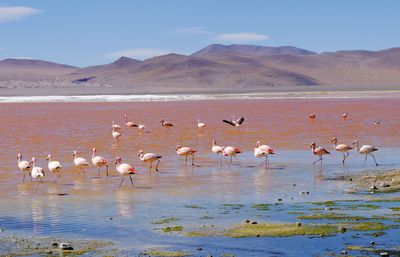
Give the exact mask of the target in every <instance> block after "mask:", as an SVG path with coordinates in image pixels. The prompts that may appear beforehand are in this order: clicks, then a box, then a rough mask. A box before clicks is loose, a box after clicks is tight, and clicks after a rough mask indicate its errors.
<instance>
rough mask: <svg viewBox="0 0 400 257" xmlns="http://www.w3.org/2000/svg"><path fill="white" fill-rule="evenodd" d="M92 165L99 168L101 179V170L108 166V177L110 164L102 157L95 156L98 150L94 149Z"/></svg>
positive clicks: (98, 174)
mask: <svg viewBox="0 0 400 257" xmlns="http://www.w3.org/2000/svg"><path fill="white" fill-rule="evenodd" d="M92 152H93V153H92V164H93V165H94V166H96V167H97V168H98V171H99V172H98V173H97V176H98V177H100V168H101V167H103V166H106V175H107V176H108V162H107V160H106V159H104V158H103V157H101V156H94V155H95V153H96V148H93V149H92Z"/></svg>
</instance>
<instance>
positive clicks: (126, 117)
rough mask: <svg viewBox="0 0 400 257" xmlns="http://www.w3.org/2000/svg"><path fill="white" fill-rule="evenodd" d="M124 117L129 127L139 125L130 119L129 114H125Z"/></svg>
mask: <svg viewBox="0 0 400 257" xmlns="http://www.w3.org/2000/svg"><path fill="white" fill-rule="evenodd" d="M124 119H125V125H126V126H127V127H131V128H132V127H137V124H135V123H133V122H132V121H128V115H126V114H124Z"/></svg>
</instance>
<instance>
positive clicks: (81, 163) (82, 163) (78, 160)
mask: <svg viewBox="0 0 400 257" xmlns="http://www.w3.org/2000/svg"><path fill="white" fill-rule="evenodd" d="M73 156H74V165H75V166H76V167H78V168H79V174H80V173H81V172H82V173H83V176H85V170H84V168H85V167H87V166H88V165H89V163H88V161H86V159H85V158H82V157H78V155H77V152H76V150H75V151H74V154H73Z"/></svg>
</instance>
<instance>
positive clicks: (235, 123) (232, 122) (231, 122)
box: [222, 116, 244, 127]
mask: <svg viewBox="0 0 400 257" xmlns="http://www.w3.org/2000/svg"><path fill="white" fill-rule="evenodd" d="M222 121H223V122H225V123H227V124H229V125H231V126H234V127H239V126H240V125H242V123H243V121H244V117H240V118H239V119H237V120H236V119H235V116H233V117H232V120H222Z"/></svg>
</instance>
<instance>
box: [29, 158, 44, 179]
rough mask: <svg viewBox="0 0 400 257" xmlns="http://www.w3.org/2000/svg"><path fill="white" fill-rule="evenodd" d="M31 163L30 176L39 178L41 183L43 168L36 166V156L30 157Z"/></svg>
mask: <svg viewBox="0 0 400 257" xmlns="http://www.w3.org/2000/svg"><path fill="white" fill-rule="evenodd" d="M31 164H32V172H31V176H32V178H34V179H39V178H40V183H43V178H44V171H43V168H41V167H37V166H36V158H35V157H32V160H31ZM35 185H36V184H35Z"/></svg>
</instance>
